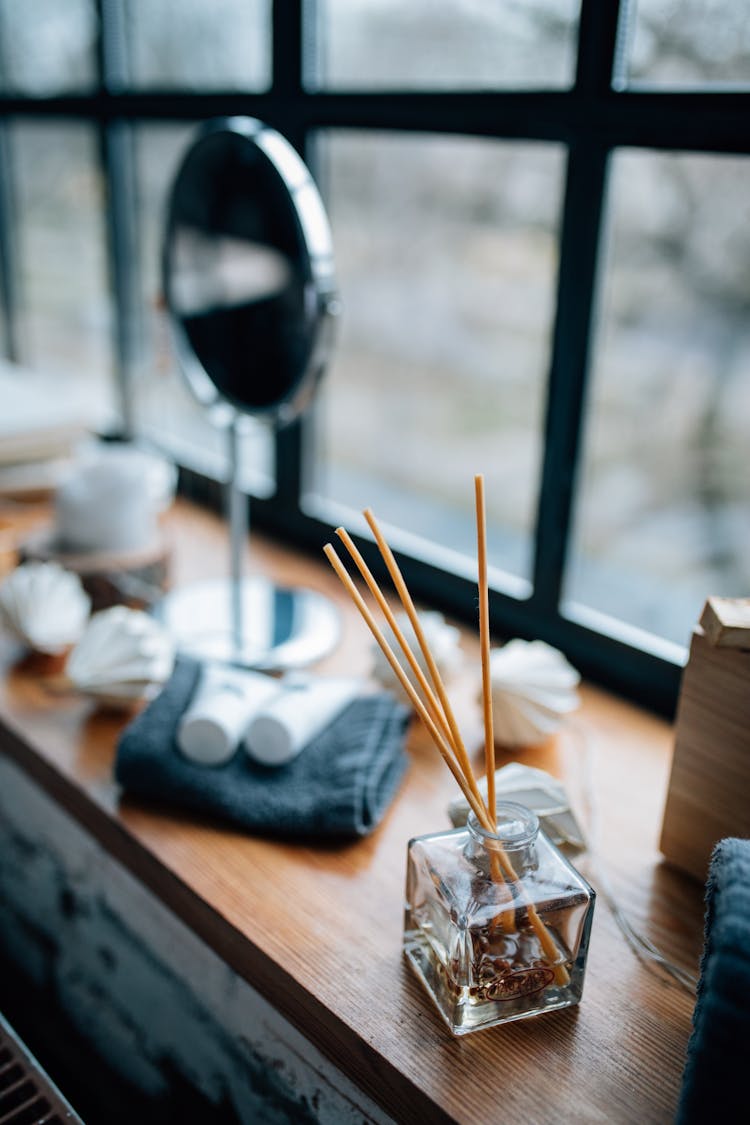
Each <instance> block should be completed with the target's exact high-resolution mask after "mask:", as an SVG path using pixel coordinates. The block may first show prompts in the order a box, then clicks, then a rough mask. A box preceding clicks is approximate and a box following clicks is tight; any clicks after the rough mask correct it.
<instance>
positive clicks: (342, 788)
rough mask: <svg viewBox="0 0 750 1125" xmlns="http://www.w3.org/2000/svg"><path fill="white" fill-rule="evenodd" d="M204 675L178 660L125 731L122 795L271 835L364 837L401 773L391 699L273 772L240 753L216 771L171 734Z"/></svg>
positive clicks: (360, 712) (398, 708) (362, 710)
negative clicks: (179, 746)
mask: <svg viewBox="0 0 750 1125" xmlns="http://www.w3.org/2000/svg"><path fill="white" fill-rule="evenodd" d="M200 673H201V666H200V664H199V663H198V662H197V661H195V660H191V659H189V658H187V657H180V659H179V660H178V661H177V664H176V666H175V670H174V673H173V675H172V678H171V679H170V681H169V683H167V684H166V686H165V687H164V689H163V691H162V692H161V694H160V695H158V696H157V698H156V699H155V700H154V701H153V703H151V704H150V705H149V706H148V707H147V708H146V709H145V710H144V711H143V712H142V713H141V714H140V715H138V716H137V718H135V719H134V720H133V722H132V723H131V724H130V725H129V726H128V727H127V728H126V730H125V731H124V732H123V734H122V736H121V738H120V742H119V745H118V748H117V761H116V764H115V776H116V778H117V780H118V781H119V783H120V784H121V785H122V786H123V788H124V789H126V790H127V791H128V792H130V793H132V794H134V795H136V796H139V797H145V798H147V799H151V800H154V801H159V802H168V803H170V804H174V805H177V806H181V807H182V808H186V809H193V810H196V811H200V812H204V813H208V814H210V815H214V816H217V817H220V818H222V819H223V820H226V821H229V822H230V823H232V824H235V825H239V826H240V827H242V828H248V829H251V830H253V831H255V832H259V833H262V834H265V835H274V836H364V835H366V834H367V833H368V832H371V831H372V829H373V828H375V826H376V825H377V824H378V823H379V822H380V820H381V819H382V817H383V815H384V813H385V811H386V809H387V808H388V805H389V804H390V802H391V800H392V799H393V797H394V795H395V793H396V789H397V788H398V785H399V782H400V781H401V778H402V776H403V774H404V771H405V769H406V764H407V758H406V754H405V751H404V740H405V732H406V726H407V723H408V719H409V713H408V711H407V709H406V708H405V707H403V706H402V705H401V704H400V703H397V702H396V701H395V700H394V699H393V697H392V696H390V695H363V696H361V697H360V698H359V699H356V700H354V702H353V703H351V704H350V706H349V707H347V708H346V710H345V711H343V712H342V713H341V714H340V715H339V716H338V718H337V719H336V720H335V721H334V722H333V723H332V724H331V726H330V727H329V728H328V729H327V730H325V731H323V732H322V733H321V734H319V735H318V736H317V737H316V738H314V739H313V740H312V741H311V742H310V744H309V745H308V746H307V747H306V748H305V749H304V750H303V752H302V753H301V754H299V755H298V757H296V758H295V759H294V760H293V761H291V762H288V763H287V764H286V765H284V766H281V767H279V768H276V769H268V768H267V767H265V766H262V765H259V764H258V763H255V762H252V761H251V760H250V759H249V758H248V757H247V755H246V754H244V753H242V752H241V751H240V752H239V753H237V754H236V755H235V756H234V757H233V758H232V759H231V761H229V762H227V763H226V764H225V765H223V766H219V767H217V768H206V767H205V766H199V765H195V764H194V763H193V762H189V761H188V760H187V759H186V758H184V757H183V756H182V754H180V752H179V750H178V749H177V746H176V742H175V734H176V730H177V724H178V722H179V719H180V716H181V715H182V714H183V712H184V711H185V709H186V707H187V706H188V704H189V702H190V700H191V698H192V695H193V692H194V691H195V688H196V685H197V683H198V679H199V676H200Z"/></svg>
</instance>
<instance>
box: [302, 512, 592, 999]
mask: <svg viewBox="0 0 750 1125" xmlns="http://www.w3.org/2000/svg"><path fill="white" fill-rule="evenodd" d="M365 518H366V519H367V521H368V523H369V524H370V527H371V528H372V530H373V533H374V534H375V536H376V541H377V540H378V537H379V538H380V539H381V540H382V544H383V546H382V547H381V543H380V542H378V547H379V548H380V549H381V554H382V555H383V558H384V559H385V561H386V565H388V563H389V558H390V560H392V563H393V567H394V570H393V571H391V567H390V566H388V569H389V571H390V572H391V575H392V577H394V582H395V575H396V574H397V575H398V583H397V584H396V588H397V590H398V592H399V596H400V597H401V600H402V604H403V605H404V608H405V609H407V605H408V606H410V607H411V610H412V612H413V614H414V618H412V616H411V613H410V614H409V619H410V620H411V621H412V625H413V627H414V631H415V634H416V635H417V639H418V640H419V642H420V647H422V646H424V647H423V648H422V651H423V654H424V656H425V660H426V662H427V665H428V668H430V671H431V674H432V670H433V669H434V676H435V678H434V680H433V682H434V683H435V688H436V690H437V691H438V694H439V695H440V696H441V702H443V697H445V703H444V709H445V717H446V721H447V723H448V726H449V728H450V729H451V732H452V733H453V730H454V727H455V739H456V741H455V743H454V744H453V745H452V744H451V743H450V741H449V740H448V739H446V737H445V736H444V735H443V733H442V732H441V730H440V729H439V727H438V725H437V724H436V723H435V722H434V720H433V719H432V717H431V715H430V712H429V710H428V708H427V706H426V705H425V704H424V703H423V702H422V700H421V699H420V698H419V695H418V694H417V690H416V688H415V687H414V685H413V684H412V682H411V680H410V679H409V677H408V675H407V673H406V672H405V671H404V669H403V668H402V666H401V664H400V662H399V660H398V657H397V656H396V654H395V653H394V651H393V649H392V648H391V646H390V645H389V643H388V641H387V640H386V638H385V636H384V635H383V632H382V630H381V629H380V627H379V625H378V624H377V622H376V620H375V618H374V617H373V615H372V613H371V612H370V609H369V608H368V606H367V604H366V602H365V600H364V598H363V597H362V595H361V594H360V592H359V590H358V589H357V587H356V586H355V584H354V582H353V580H352V579H351V577H350V576H349V574H348V572H347V570H346V568H345V567H344V565H343V563H342V562H341V559H340V558H339V557H338V555H337V554H336V551H335V549H334V547H333V545H332V544H330V543H327V544H326V545H325V547H324V548H323V551H324V554H325V555H326V558H327V559H328V561H329V562H330V564H331V566H332V567H333V569H334V570H335V571H336V574H337V575H338V577H339V579H340V580H341V582H342V583H343V585H344V587H345V588H346V590H347V592H348V594H349V596H350V597H351V599H352V601H353V602H354V604H355V606H356V607H357V609H358V610H359V613H360V615H361V616H362V618H363V619H364V621H365V624H366V625H367V627H368V628H369V630H370V632H371V633H372V635H373V637H374V638H375V641H376V642H377V644H378V645H379V647H380V649H381V651H382V652H383V655H384V656H385V658H386V660H387V661H388V663H389V665H390V667H391V668H392V670H393V672H394V674H395V675H396V678H397V679H398V681H399V683H400V684H401V686H402V688H403V689H404V691H405V692H406V695H407V697H408V698H409V701H410V702H411V704H412V706H413V707H414V710H415V711H416V712H417V714H418V715H419V717H420V719H421V720H422V722H423V723H424V725H425V727H426V728H427V730H428V732H429V734H430V737H431V738H432V740H433V742H434V743H435V745H436V747H437V749H438V751H439V753H440V756H441V757H442V759H443V761H444V762H445V764H446V765H447V766H448V769H449V770H450V771H451V774H452V776H453V778H454V780H455V781H456V784H457V785H458V786H459V788H460V789H461V792H462V793H463V795H464V797H465V798H466V801H467V803H468V805H469V807H470V809H471V811H472V812H473V813H474V815H475V816H476V818H477V820H478V821H479V823H480V824H481V825H482V827H483V828H484V829H485V831H486V832H489V833H492V834H494V833H496V831H497V827H496V825H495V823H494V822H493V820H492V819H491V817H490V815H489V812H488V810H487V808H486V806H485V805H484V804H483V803H482V801H481V799H480V798H479V796H478V794H477V786H476V779H475V778H474V775H473V772H472V770H471V766H470V764H469V761H468V755H467V753H466V748H465V746H464V744H463V740H462V739H461V736H460V734H459V733H458V727H457V724H456V723H455V717H454V716H453V712H452V709H451V708H450V703H449V701H448V699H447V696H446V695H445V688H444V686H443V683H442V679H441V677H440V673H439V671H438V669H437V665H436V664H435V661H434V658H433V656H432V652H431V651H430V648H429V646H428V644H427V640H426V638H425V636H424V632H423V631H422V627H421V625H420V623H419V620H418V618H417V617H416V610H415V609H414V603H413V602H412V599H411V596H410V595H409V592H408V590H407V589H406V584H405V583H404V580H403V577H402V575H401V572H400V570H399V569H398V566H397V564H396V561H395V559H394V558H393V555H392V553H391V551H390V548H389V547H388V545H387V544H386V543H385V540H384V539H383V538H382V534H381V533H380V529H379V528H378V527H377V524H376V523H375V518H374V516H372V513H371V512H369V509H368V511H367V512H365ZM371 519H372V522H370V520H371ZM373 525H374V526H373ZM371 577H372V576H371ZM372 582H373V585H374V586H377V583H376V582H375V579H374V578H372ZM368 585H369V583H368ZM399 586H401V587H403V596H402V591H401V589H399ZM379 595H380V596H379V597H378V598H377V599H376V600H377V601H378V604H380V600H381V598H383V595H382V592H380V591H379ZM408 612H409V611H408V609H407V613H408ZM451 718H452V719H453V721H452V722H451ZM459 747H460V748H461V750H462V751H463V754H462V755H461V757H462V758H465V760H466V765H465V766H464V764H463V761H459V760H458V759H459ZM454 754H455V758H454ZM475 794H476V795H475ZM493 857H497V859H496V862H493ZM490 865H491V868H492V870H493V877H494V878H495V879H496V881H497V883H498V885H502V886H505V887H506V891H507V893H508V895H509V896H510V888H508V887H507V885H505V882H504V880H503V878H502V873H503V872H504V873H505V875H506V876H507V877H508V878H509V879H510V880H511V881H512V882H513V883H514V884H515V885H516V886H517V887H518V888H519V889H520V891H521V893H522V895H523V897H524V899H525V902H524V905H525V906H526V911H527V915H528V919H529V922H530V923H531V925H532V927H533V929H534V931H535V932H536V934H537V937H538V938H539V943H540V945H541V946H542V949H543V950H544V953H545V956H546V957H547V958H548V960H549V961H550V963H551V965H552V968H553V970H554V974H555V980H556V981H557V983H558V984H567V983H568V981H569V980H570V977H569V976H568V972H567V970H566V968H565V966H564V965H559V964H558V965H555V964H554V961H555V960H556V958H557V954H558V951H557V949H556V947H555V944H554V942H553V940H552V936H551V935H550V933H549V931H548V930H547V927H546V926H545V924H544V922H543V921H542V920H541V918H540V917H539V915H538V913H537V911H536V907H535V906H534V904H533V903H532V902H531V901H530V899H529V897H528V893H527V892H526V890H525V887H524V885H523V881H522V880H520V879H519V878H518V875H517V873H516V871H515V868H514V867H513V864H512V863H511V861H510V859H509V858H508V855H507V852H506V851H505V849H504V848H503V847H502V845H501V844H498V846H497V848H494V847H493V848H492V849H491V850H490ZM513 918H514V910H513V909H512V908H511V909H506V910H504V911H502V913H501V924H502V926H503V928H504V929H505V930H506V931H507V932H510V931H511V930H512V929H513V926H514V921H513Z"/></svg>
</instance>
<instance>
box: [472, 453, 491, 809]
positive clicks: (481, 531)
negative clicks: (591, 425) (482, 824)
mask: <svg viewBox="0 0 750 1125" xmlns="http://www.w3.org/2000/svg"><path fill="white" fill-rule="evenodd" d="M474 491H475V499H476V510H477V559H478V567H479V582H478V585H479V643H480V647H481V652H482V710H483V712H484V768H485V772H486V775H487V811H488V813H489V814H490V820H491V821H492V823H493V824H497V812H496V807H497V801H496V798H495V735H494V729H493V722H492V689H491V682H490V601H489V584H488V581H487V517H486V513H485V504H484V477H483V476H482V474H481V473H478V474H477V476H475V477H474Z"/></svg>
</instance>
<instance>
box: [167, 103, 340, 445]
mask: <svg viewBox="0 0 750 1125" xmlns="http://www.w3.org/2000/svg"><path fill="white" fill-rule="evenodd" d="M163 273H164V293H165V297H166V302H167V307H168V309H169V312H170V316H171V319H172V323H173V327H174V332H175V339H176V344H177V350H178V354H179V359H180V364H181V367H182V370H183V372H184V374H185V376H186V377H187V380H188V382H189V384H190V386H191V388H192V390H193V392H194V394H195V395H196V396H197V397H198V399H199V401H200V402H202V403H203V404H204V405H205V406H207V407H214V406H217V405H218V406H226V405H228V406H230V407H232V408H234V409H235V410H236V411H239V412H241V413H249V414H254V415H265V416H268V417H271V418H272V419H274V420H276V421H280V422H282V423H283V422H286V421H289V420H290V419H291V418H293V417H294V415H295V414H296V413H298V412H299V411H300V410H301V409H302V408H303V407H304V405H305V404H306V402H307V401H308V400H309V397H310V395H311V393H312V392H313V391H314V389H315V385H316V383H317V380H318V379H319V377H320V375H321V374H322V372H323V370H324V368H325V365H326V362H327V360H328V356H329V353H330V350H331V344H332V339H331V337H332V332H331V327H332V318H333V314H334V313H335V311H336V294H335V277H334V267H333V247H332V243H331V232H330V228H329V225H328V220H327V217H326V214H325V211H324V209H323V205H322V203H321V200H320V196H319V195H318V191H317V188H316V187H315V184H314V182H313V180H312V177H311V176H310V173H309V172H308V170H307V168H306V167H305V165H304V164H303V163H302V161H301V160H300V158H299V156H298V155H297V153H296V152H295V151H294V149H293V148H292V147H291V145H290V144H289V143H288V142H287V141H286V140H284V138H283V137H282V136H281V135H280V134H279V133H277V132H276V131H275V130H273V129H270V128H268V126H266V125H263V124H262V123H261V122H259V121H255V120H253V119H252V118H249V117H229V118H221V119H219V120H217V121H211V122H209V123H208V124H207V125H204V126H203V127H202V128H201V130H200V133H199V135H198V137H197V139H196V140H195V142H194V143H193V145H192V146H191V148H190V150H189V151H188V153H187V155H186V157H185V159H184V160H183V162H182V165H181V167H180V169H179V171H178V173H177V177H176V179H175V182H174V187H173V189H172V193H171V198H170V204H169V212H168V218H167V233H166V239H165V243H164V261H163Z"/></svg>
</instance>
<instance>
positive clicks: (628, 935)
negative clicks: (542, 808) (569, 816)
mask: <svg viewBox="0 0 750 1125" xmlns="http://www.w3.org/2000/svg"><path fill="white" fill-rule="evenodd" d="M568 729H569V730H570V731H571V733H574V734H575V735H576V736H577V738H578V741H579V743H580V747H581V751H582V754H581V756H582V761H583V768H582V770H581V797H582V800H583V804H584V813H585V819H586V837H587V842H588V843H587V857H588V861H589V865H590V867H591V869H592V872H593V874H594V877H595V879H596V883H597V890H598V891H599V893H600V894H601V897H602V898H603V899H604V901H605V902H606V904H607V906H608V907H609V910H610V912H611V914H612V917H613V918H614V920H615V923H616V925H617V927H618V929H619V930H620V933H621V934H622V936H623V937H624V938H625V941H626V942H627V944H628V945H629V946H630V948H631V949H632V950H633V952H634V953H635V955H636V957H638V958H639V959H640V960H641V961H642V962H643V963H644V964H645V966H646V967H647V968H648V969H651V970H652V971H653V970H654V969H655V967H657V966H658V968H659V969H661V970H662V972H664V973H666V974H667V975H668V976H669V977H671V978H672V979H673V980H674V981H676V982H677V984H679V985H680V986H681V987H682V988H684V989H685V990H686V991H687V992H689V993H690V994H691V995H693V996H694V995H695V991H696V989H697V987H698V978H697V977H696V976H694V975H693V974H692V973H689V972H688V971H687V970H686V969H682V968H681V967H680V966H679V965H676V964H675V963H674V962H673V961H670V959H669V958H668V957H666V956H665V955H664V954H663V953H662V952H661V950H660V949H659V948H658V947H657V946H655V945H654V943H653V942H652V941H651V940H650V939H649V938H647V937H645V936H644V935H643V934H641V933H639V931H638V930H636V929H635V927H634V926H633V925H632V923H631V922H630V920H629V919H628V917H627V915H626V914H625V912H624V910H623V909H622V907H621V906H620V904H619V902H618V901H617V898H616V896H615V894H614V892H613V890H612V886H611V884H610V881H609V876H608V875H607V872H606V870H605V867H604V862H603V860H602V857H601V855H600V853H599V847H598V844H599V815H598V807H597V802H596V798H595V796H594V786H593V780H592V772H593V771H592V767H591V758H592V752H591V739H590V737H589V732H588V731H587V730H586V728H585V727H584V726H583V724H582V723H581V722H580V721H576V720H573V721H571V722H570V723H569V724H568Z"/></svg>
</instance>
